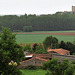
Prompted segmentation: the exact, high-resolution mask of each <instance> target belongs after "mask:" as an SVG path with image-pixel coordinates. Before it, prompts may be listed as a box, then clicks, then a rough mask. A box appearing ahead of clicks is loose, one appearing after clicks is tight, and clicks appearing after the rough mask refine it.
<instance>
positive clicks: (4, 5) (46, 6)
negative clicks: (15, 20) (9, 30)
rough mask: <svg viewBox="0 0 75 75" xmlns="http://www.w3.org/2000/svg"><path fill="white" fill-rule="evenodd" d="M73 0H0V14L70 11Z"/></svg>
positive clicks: (73, 4)
mask: <svg viewBox="0 0 75 75" xmlns="http://www.w3.org/2000/svg"><path fill="white" fill-rule="evenodd" d="M72 6H75V0H0V15H1V14H4V15H7V14H25V13H26V14H53V13H55V12H57V11H71V10H72Z"/></svg>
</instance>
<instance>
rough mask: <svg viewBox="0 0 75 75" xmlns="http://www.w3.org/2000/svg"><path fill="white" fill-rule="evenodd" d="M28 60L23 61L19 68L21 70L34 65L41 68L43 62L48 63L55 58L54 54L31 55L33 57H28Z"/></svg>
mask: <svg viewBox="0 0 75 75" xmlns="http://www.w3.org/2000/svg"><path fill="white" fill-rule="evenodd" d="M25 57H26V60H25V61H22V62H21V63H20V64H21V65H20V66H19V68H22V69H23V68H25V67H27V66H28V65H33V66H41V65H42V63H43V62H48V60H51V59H52V57H53V54H52V53H48V54H31V55H26V56H25Z"/></svg>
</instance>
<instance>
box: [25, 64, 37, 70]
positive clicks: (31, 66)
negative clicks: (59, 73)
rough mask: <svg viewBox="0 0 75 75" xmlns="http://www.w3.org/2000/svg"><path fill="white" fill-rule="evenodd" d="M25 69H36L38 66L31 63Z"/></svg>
mask: <svg viewBox="0 0 75 75" xmlns="http://www.w3.org/2000/svg"><path fill="white" fill-rule="evenodd" d="M25 69H28V70H36V69H37V67H36V66H33V65H29V66H27V67H26V68H25Z"/></svg>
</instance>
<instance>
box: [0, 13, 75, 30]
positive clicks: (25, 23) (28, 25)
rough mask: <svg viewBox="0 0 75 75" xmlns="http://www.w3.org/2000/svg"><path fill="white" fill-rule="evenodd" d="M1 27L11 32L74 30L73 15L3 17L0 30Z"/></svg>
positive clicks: (74, 18)
mask: <svg viewBox="0 0 75 75" xmlns="http://www.w3.org/2000/svg"><path fill="white" fill-rule="evenodd" d="M2 26H4V27H8V28H10V29H11V30H12V31H57V30H75V14H62V15H61V14H52V15H51V14H48V15H39V16H37V15H35V14H34V15H32V14H30V15H27V14H25V15H20V16H17V15H4V16H0V30H1V29H2V28H1V27H2ZM27 29H28V30H27Z"/></svg>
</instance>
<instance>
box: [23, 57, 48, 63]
mask: <svg viewBox="0 0 75 75" xmlns="http://www.w3.org/2000/svg"><path fill="white" fill-rule="evenodd" d="M33 59H39V60H42V61H45V62H48V60H46V59H42V58H39V57H33V58H31V59H29V60H25V61H22V62H27V61H30V60H33Z"/></svg>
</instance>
